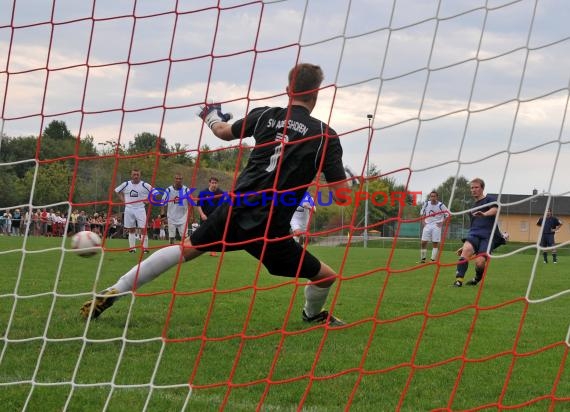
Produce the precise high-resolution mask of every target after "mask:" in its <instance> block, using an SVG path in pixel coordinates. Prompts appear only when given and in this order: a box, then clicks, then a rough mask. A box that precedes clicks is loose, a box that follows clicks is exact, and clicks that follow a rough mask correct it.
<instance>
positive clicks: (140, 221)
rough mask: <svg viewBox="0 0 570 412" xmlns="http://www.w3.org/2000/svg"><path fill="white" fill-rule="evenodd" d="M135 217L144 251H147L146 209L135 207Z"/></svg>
mask: <svg viewBox="0 0 570 412" xmlns="http://www.w3.org/2000/svg"><path fill="white" fill-rule="evenodd" d="M135 210H136V212H135V219H136V221H137V227H139V228H141V240H142V244H143V251H144V253H148V235H149V234H148V232H147V225H146V210H145V209H144V208H139V209H135Z"/></svg>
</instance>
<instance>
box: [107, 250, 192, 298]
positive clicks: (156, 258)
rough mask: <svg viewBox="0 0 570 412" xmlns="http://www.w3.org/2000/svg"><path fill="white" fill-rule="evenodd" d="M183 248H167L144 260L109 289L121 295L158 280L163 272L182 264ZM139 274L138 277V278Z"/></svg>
mask: <svg viewBox="0 0 570 412" xmlns="http://www.w3.org/2000/svg"><path fill="white" fill-rule="evenodd" d="M181 254H182V247H180V245H173V246H167V247H165V248H162V249H160V250H158V251H156V252H154V253H153V254H152V255H150V256H149V257H148V259H145V260H143V261H142V262H141V263H140V265H136V266H133V268H132V269H131V270H129V271H128V272H127V273H125V274H124V275H123V276H121V278H120V279H119V280H118V281H117V283H115V284H114V285H113V286H111V287H110V288H109V289H117V290H118V291H119V293H124V292H129V291H131V290H133V289H135V287H134V286H135V280H136V282H137V285H136V289H138V288H140V287H141V286H142V285H144V284H145V283H148V282H150V281H151V280H153V279H155V278H157V277H158V276H159V275H160V274H162V273H163V272H166V271H167V270H168V269H170V268H171V267H173V266H175V265H177V264H178V262H180V258H181ZM137 274H138V277H137Z"/></svg>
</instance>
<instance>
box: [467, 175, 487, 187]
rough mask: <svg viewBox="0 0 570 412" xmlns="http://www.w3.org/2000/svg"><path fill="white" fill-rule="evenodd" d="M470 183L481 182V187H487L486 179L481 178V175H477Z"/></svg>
mask: <svg viewBox="0 0 570 412" xmlns="http://www.w3.org/2000/svg"><path fill="white" fill-rule="evenodd" d="M470 183H479V186H481V189H485V181H484V180H483V179H481V178H480V177H476V178H475V179H473V180H472V181H471V182H470Z"/></svg>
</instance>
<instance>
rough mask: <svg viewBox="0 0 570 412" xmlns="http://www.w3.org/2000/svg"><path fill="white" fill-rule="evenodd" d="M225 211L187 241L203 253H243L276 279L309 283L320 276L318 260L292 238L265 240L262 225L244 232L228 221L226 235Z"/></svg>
mask: <svg viewBox="0 0 570 412" xmlns="http://www.w3.org/2000/svg"><path fill="white" fill-rule="evenodd" d="M228 209H229V207H225V205H221V206H219V207H218V208H217V209H216V210H215V211H214V213H212V214H211V215H210V216H208V219H207V220H206V221H205V222H203V223H202V224H201V225H200V227H198V229H196V231H195V232H194V233H192V234H191V235H190V241H191V242H192V245H193V246H195V247H196V249H198V250H200V251H205V252H208V251H209V252H221V251H222V250H225V251H232V250H245V251H246V252H247V253H249V254H250V255H252V256H253V257H255V258H256V259H257V260H261V262H262V263H263V265H264V266H265V267H266V268H267V270H268V271H269V273H271V274H272V275H276V276H286V277H297V276H298V277H301V278H307V279H311V278H313V277H315V276H316V275H317V274H318V273H319V272H320V270H321V262H320V261H319V259H317V258H316V257H314V256H313V255H312V254H311V253H310V252H309V251H307V250H304V249H303V248H302V247H301V245H299V244H298V243H297V242H295V241H294V240H293V239H292V238H291V237H287V236H289V235H288V234H286V235H283V236H285V238H283V237H273V238H269V239H267V240H265V239H264V232H265V227H264V226H263V225H261V226H260V227H259V228H258V229H256V230H247V231H246V230H244V229H242V228H241V227H240V226H239V224H237V222H236V221H235V220H234V221H232V219H231V218H230V222H229V223H228V228H227V232H226V222H227V216H228ZM224 232H225V233H226V235H225V237H224ZM262 255H263V259H262V258H261V256H262Z"/></svg>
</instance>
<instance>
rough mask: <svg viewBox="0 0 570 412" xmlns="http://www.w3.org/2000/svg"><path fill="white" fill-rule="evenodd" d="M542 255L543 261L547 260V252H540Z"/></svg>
mask: <svg viewBox="0 0 570 412" xmlns="http://www.w3.org/2000/svg"><path fill="white" fill-rule="evenodd" d="M542 257H543V258H544V261H545V262H548V254H547V253H546V252H542Z"/></svg>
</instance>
